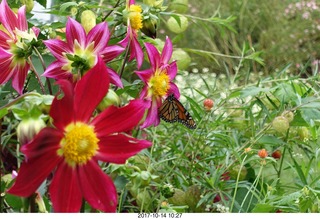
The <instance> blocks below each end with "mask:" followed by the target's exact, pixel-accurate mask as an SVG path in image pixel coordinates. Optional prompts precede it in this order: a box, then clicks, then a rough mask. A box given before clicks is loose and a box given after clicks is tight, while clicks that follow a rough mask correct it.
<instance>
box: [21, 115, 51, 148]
mask: <svg viewBox="0 0 320 219" xmlns="http://www.w3.org/2000/svg"><path fill="white" fill-rule="evenodd" d="M45 126H46V124H45V122H44V121H43V120H42V119H40V118H38V119H34V118H29V119H25V120H22V121H21V122H20V123H19V125H18V127H17V137H18V140H19V142H20V144H21V145H25V144H27V143H29V142H30V141H31V140H32V139H33V138H34V136H35V135H36V134H38V133H39V132H40V130H41V129H42V128H44V127H45Z"/></svg>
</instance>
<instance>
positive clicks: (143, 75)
mask: <svg viewBox="0 0 320 219" xmlns="http://www.w3.org/2000/svg"><path fill="white" fill-rule="evenodd" d="M134 72H135V73H136V74H137V75H138V76H139V78H140V79H141V80H142V81H143V82H144V83H147V82H148V81H149V80H150V78H151V76H153V75H154V71H153V70H152V69H147V70H143V71H134Z"/></svg>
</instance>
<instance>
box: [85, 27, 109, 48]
mask: <svg viewBox="0 0 320 219" xmlns="http://www.w3.org/2000/svg"><path fill="white" fill-rule="evenodd" d="M109 38H110V35H109V28H108V25H107V23H106V22H102V23H100V24H97V25H96V26H94V28H92V29H91V30H90V32H89V33H88V36H87V41H86V45H89V44H90V43H91V42H94V52H95V53H96V54H99V53H100V51H102V50H103V49H104V48H105V47H107V44H108V41H109Z"/></svg>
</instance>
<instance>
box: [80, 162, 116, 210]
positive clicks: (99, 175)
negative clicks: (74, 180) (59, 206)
mask: <svg viewBox="0 0 320 219" xmlns="http://www.w3.org/2000/svg"><path fill="white" fill-rule="evenodd" d="M78 173H79V175H78V176H79V182H80V186H81V190H82V193H83V195H84V198H85V200H86V201H87V202H88V203H89V204H90V205H91V206H92V207H93V208H95V209H98V210H101V211H104V212H116V209H117V204H118V200H117V190H116V187H115V186H114V184H113V182H112V180H111V179H110V178H109V177H108V176H107V175H106V174H105V173H104V172H102V171H101V169H100V168H99V166H98V164H97V163H96V162H95V161H94V160H90V161H88V163H87V164H86V165H83V166H80V167H79V168H78Z"/></svg>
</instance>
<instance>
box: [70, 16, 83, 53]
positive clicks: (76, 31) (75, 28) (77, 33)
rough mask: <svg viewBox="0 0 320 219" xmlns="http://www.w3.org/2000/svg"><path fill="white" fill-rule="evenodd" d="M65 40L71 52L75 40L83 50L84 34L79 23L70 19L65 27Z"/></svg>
mask: <svg viewBox="0 0 320 219" xmlns="http://www.w3.org/2000/svg"><path fill="white" fill-rule="evenodd" d="M66 38H67V42H68V45H69V48H70V49H71V50H72V49H73V45H74V41H75V40H77V41H78V43H79V44H80V45H81V46H82V47H83V48H84V47H85V46H86V32H85V30H84V28H83V27H82V26H81V24H80V23H78V22H77V21H76V20H74V19H73V18H70V17H69V18H68V22H67V25H66Z"/></svg>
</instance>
